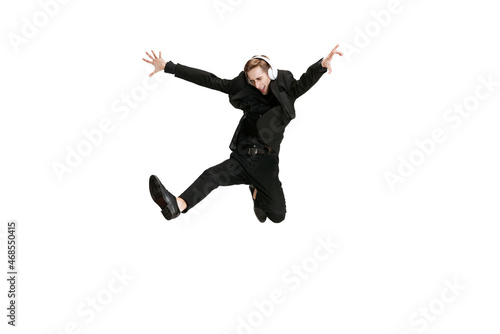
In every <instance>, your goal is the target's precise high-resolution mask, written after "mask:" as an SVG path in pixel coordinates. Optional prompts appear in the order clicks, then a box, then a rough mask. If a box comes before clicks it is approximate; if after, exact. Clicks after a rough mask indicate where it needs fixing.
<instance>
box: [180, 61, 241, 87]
mask: <svg viewBox="0 0 500 334" xmlns="http://www.w3.org/2000/svg"><path fill="white" fill-rule="evenodd" d="M175 76H176V77H177V78H181V79H184V80H186V81H189V82H192V83H194V84H197V85H199V86H203V87H206V88H210V89H214V90H218V91H219V92H223V93H226V94H231V93H233V91H234V89H235V87H234V86H235V82H236V79H238V77H236V78H234V79H231V80H228V79H221V78H219V77H217V76H216V75H214V74H212V73H209V72H206V71H203V70H199V69H196V68H192V67H189V66H185V65H181V64H177V65H176V67H175Z"/></svg>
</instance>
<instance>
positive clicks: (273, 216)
mask: <svg viewBox="0 0 500 334" xmlns="http://www.w3.org/2000/svg"><path fill="white" fill-rule="evenodd" d="M285 215H286V212H285V211H284V210H283V211H278V210H272V211H269V212H266V216H267V218H269V219H270V220H271V221H272V222H273V223H281V222H282V221H283V220H285Z"/></svg>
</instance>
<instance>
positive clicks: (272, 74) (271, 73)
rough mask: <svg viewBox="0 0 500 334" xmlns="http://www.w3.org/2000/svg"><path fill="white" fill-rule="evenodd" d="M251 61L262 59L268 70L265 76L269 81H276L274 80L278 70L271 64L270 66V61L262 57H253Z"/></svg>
mask: <svg viewBox="0 0 500 334" xmlns="http://www.w3.org/2000/svg"><path fill="white" fill-rule="evenodd" d="M252 59H262V60H264V61H265V62H266V63H268V64H269V66H270V67H269V70H268V71H267V75H269V78H270V79H271V80H276V78H277V77H278V69H276V68H275V67H274V66H273V64H271V61H270V60H269V59H267V58H266V57H262V56H254V57H252Z"/></svg>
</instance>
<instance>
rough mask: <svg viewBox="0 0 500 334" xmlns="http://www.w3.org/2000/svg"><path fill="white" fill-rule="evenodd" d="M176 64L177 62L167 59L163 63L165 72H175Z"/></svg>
mask: <svg viewBox="0 0 500 334" xmlns="http://www.w3.org/2000/svg"><path fill="white" fill-rule="evenodd" d="M176 66H177V64H174V63H173V62H172V61H171V60H169V61H168V62H167V63H166V64H165V68H164V71H165V73H170V74H175V67H176Z"/></svg>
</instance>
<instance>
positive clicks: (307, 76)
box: [278, 58, 327, 98]
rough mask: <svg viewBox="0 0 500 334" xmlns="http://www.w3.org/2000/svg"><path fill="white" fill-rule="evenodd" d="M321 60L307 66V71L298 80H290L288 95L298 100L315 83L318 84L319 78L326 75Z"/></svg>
mask: <svg viewBox="0 0 500 334" xmlns="http://www.w3.org/2000/svg"><path fill="white" fill-rule="evenodd" d="M322 60H323V58H321V59H320V60H318V61H317V62H316V63H314V64H312V65H311V66H309V68H308V69H307V71H306V72H305V73H304V74H302V75H301V76H300V79H299V80H295V79H294V78H293V77H292V80H291V81H290V83H289V93H290V94H291V95H292V96H293V97H294V98H298V97H299V96H301V95H303V94H304V93H305V92H307V91H308V90H309V89H310V88H311V87H312V86H314V85H315V84H316V82H318V80H319V79H320V78H321V76H322V75H323V74H325V73H326V71H327V69H326V68H324V67H323V66H321V61H322ZM278 75H279V74H278Z"/></svg>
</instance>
